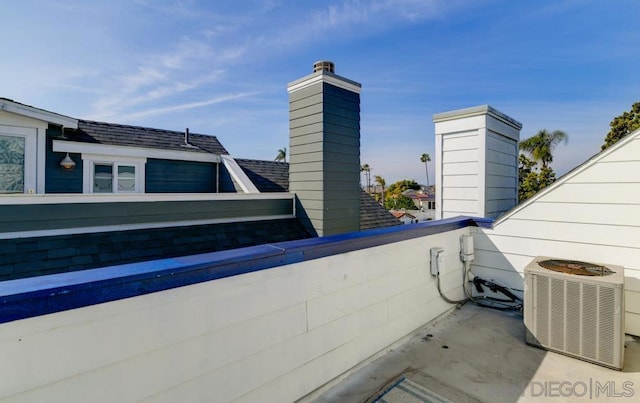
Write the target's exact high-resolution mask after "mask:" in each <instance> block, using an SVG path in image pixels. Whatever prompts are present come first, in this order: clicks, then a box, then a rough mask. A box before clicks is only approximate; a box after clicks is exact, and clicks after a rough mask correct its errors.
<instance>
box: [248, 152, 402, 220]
mask: <svg viewBox="0 0 640 403" xmlns="http://www.w3.org/2000/svg"><path fill="white" fill-rule="evenodd" d="M236 162H237V163H238V165H240V167H241V168H242V169H243V170H244V172H245V173H246V174H247V176H248V177H249V178H250V179H251V180H252V181H253V183H254V184H255V185H256V187H257V188H258V190H260V191H261V192H288V191H289V163H287V162H276V161H259V160H246V159H236ZM400 224H401V223H400V221H398V220H397V219H396V218H395V217H394V216H393V215H391V213H389V211H387V210H386V209H385V208H384V207H382V206H381V205H380V204H378V202H377V201H375V200H374V199H373V197H371V196H370V195H368V194H367V193H366V192H365V191H364V190H361V191H360V230H366V229H373V228H384V227H392V226H394V225H400Z"/></svg>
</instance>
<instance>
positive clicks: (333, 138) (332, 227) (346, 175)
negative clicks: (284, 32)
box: [287, 61, 361, 236]
mask: <svg viewBox="0 0 640 403" xmlns="http://www.w3.org/2000/svg"><path fill="white" fill-rule="evenodd" d="M334 72H335V66H334V64H333V63H332V62H329V61H319V62H316V63H315V64H314V66H313V73H312V74H310V75H308V76H305V77H303V78H301V79H299V80H296V81H294V82H292V83H289V85H288V86H287V91H288V92H289V130H290V131H289V154H290V159H289V190H290V191H291V192H295V193H296V195H297V204H298V206H297V209H296V211H297V214H298V217H299V219H300V220H301V221H302V223H303V224H304V225H305V227H306V228H307V229H308V230H309V231H310V232H311V233H313V234H315V235H318V236H326V235H333V234H340V233H345V232H352V231H359V230H360V89H361V85H360V84H359V83H357V82H355V81H351V80H349V79H347V78H344V77H341V76H338V75H336V74H335V73H334Z"/></svg>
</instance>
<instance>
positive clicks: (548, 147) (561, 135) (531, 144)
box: [520, 129, 569, 168]
mask: <svg viewBox="0 0 640 403" xmlns="http://www.w3.org/2000/svg"><path fill="white" fill-rule="evenodd" d="M568 138H569V136H568V135H567V133H565V132H563V131H561V130H554V131H553V132H551V133H549V132H548V131H547V130H546V129H543V130H540V131H539V132H538V133H536V134H535V135H534V136H531V137H529V138H528V139H524V140H522V141H521V142H520V150H522V151H524V152H526V153H528V154H529V155H531V158H533V160H534V161H536V162H537V161H540V162H541V163H542V168H548V167H549V163H551V162H552V161H553V149H554V148H555V146H556V145H558V143H560V142H561V141H563V142H564V143H565V144H566V143H567V140H568Z"/></svg>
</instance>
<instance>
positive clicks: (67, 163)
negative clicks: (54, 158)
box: [60, 153, 76, 171]
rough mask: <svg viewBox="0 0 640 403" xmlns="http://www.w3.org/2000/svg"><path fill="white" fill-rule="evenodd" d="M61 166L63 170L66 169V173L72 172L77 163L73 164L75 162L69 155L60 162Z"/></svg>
mask: <svg viewBox="0 0 640 403" xmlns="http://www.w3.org/2000/svg"><path fill="white" fill-rule="evenodd" d="M60 166H61V167H62V169H64V170H65V171H71V170H72V169H73V168H74V167H75V166H76V163H75V162H73V160H72V159H71V157H69V153H67V156H66V157H64V158H63V159H62V161H60Z"/></svg>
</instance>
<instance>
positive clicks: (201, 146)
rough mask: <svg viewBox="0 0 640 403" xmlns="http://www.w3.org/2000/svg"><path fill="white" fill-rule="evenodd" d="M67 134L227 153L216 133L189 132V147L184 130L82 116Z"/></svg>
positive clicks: (98, 141) (84, 139)
mask: <svg viewBox="0 0 640 403" xmlns="http://www.w3.org/2000/svg"><path fill="white" fill-rule="evenodd" d="M64 134H65V137H66V140H67V141H75V142H81V143H92V144H104V145H115V146H130V147H145V148H157V149H162V150H173V151H189V152H202V153H209V154H217V155H220V154H228V152H227V150H226V149H225V148H224V147H223V146H222V144H221V143H220V142H219V141H218V139H217V138H216V137H215V136H208V135H203V134H193V133H190V134H189V144H191V145H192V146H193V147H189V146H185V143H184V132H178V131H173V130H163V129H153V128H149V127H141V126H128V125H120V124H115V123H105V122H95V121H91V120H79V121H78V128H77V129H65V133H64ZM59 140H65V139H59Z"/></svg>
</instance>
